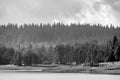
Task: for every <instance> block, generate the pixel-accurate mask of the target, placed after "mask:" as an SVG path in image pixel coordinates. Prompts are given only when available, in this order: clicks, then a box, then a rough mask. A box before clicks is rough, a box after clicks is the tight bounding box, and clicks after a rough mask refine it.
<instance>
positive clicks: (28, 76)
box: [0, 71, 120, 80]
mask: <svg viewBox="0 0 120 80" xmlns="http://www.w3.org/2000/svg"><path fill="white" fill-rule="evenodd" d="M0 80H120V75H106V74H86V73H39V72H11V71H6V72H5V71H0Z"/></svg>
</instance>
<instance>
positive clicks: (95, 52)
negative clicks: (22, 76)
mask: <svg viewBox="0 0 120 80" xmlns="http://www.w3.org/2000/svg"><path fill="white" fill-rule="evenodd" d="M113 61H120V41H119V40H118V38H117V37H116V36H114V38H113V40H111V41H108V42H107V43H106V44H99V43H98V41H97V40H94V41H90V42H86V43H82V44H80V43H75V44H72V45H71V44H65V43H63V44H57V45H55V46H52V45H51V46H49V47H45V46H42V47H37V48H34V47H33V46H32V45H31V44H30V45H29V47H28V48H22V47H20V48H18V49H14V48H8V47H5V46H0V65H5V64H14V65H18V66H22V65H36V64H64V65H66V64H73V63H76V64H82V63H90V64H96V63H99V62H113Z"/></svg>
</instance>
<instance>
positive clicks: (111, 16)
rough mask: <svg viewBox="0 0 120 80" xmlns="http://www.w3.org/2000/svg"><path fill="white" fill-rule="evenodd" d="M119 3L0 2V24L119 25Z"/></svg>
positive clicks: (84, 0) (116, 0)
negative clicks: (60, 23)
mask: <svg viewBox="0 0 120 80" xmlns="http://www.w3.org/2000/svg"><path fill="white" fill-rule="evenodd" d="M119 13H120V0H0V24H8V23H17V24H24V23H36V24H39V23H53V22H62V23H65V24H71V23H81V24H85V23H90V24H102V25H106V24H107V25H111V24H113V25H116V26H119V25H120V14H119Z"/></svg>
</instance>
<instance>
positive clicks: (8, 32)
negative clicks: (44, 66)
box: [0, 23, 120, 44]
mask: <svg viewBox="0 0 120 80" xmlns="http://www.w3.org/2000/svg"><path fill="white" fill-rule="evenodd" d="M114 35H117V37H118V38H120V28H119V27H118V28H114V26H112V25H111V26H110V27H109V26H101V25H90V24H85V25H82V24H71V25H64V24H62V23H61V24H60V23H56V24H53V25H50V24H40V25H37V24H24V25H21V26H19V28H18V25H17V24H8V25H1V26H0V43H1V44H15V43H25V42H34V43H36V42H37V43H38V42H42V43H43V42H47V43H58V42H67V43H68V42H70V43H73V42H82V43H83V42H86V41H91V40H98V42H100V43H104V42H106V41H107V40H110V39H112V38H113V36H114Z"/></svg>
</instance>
